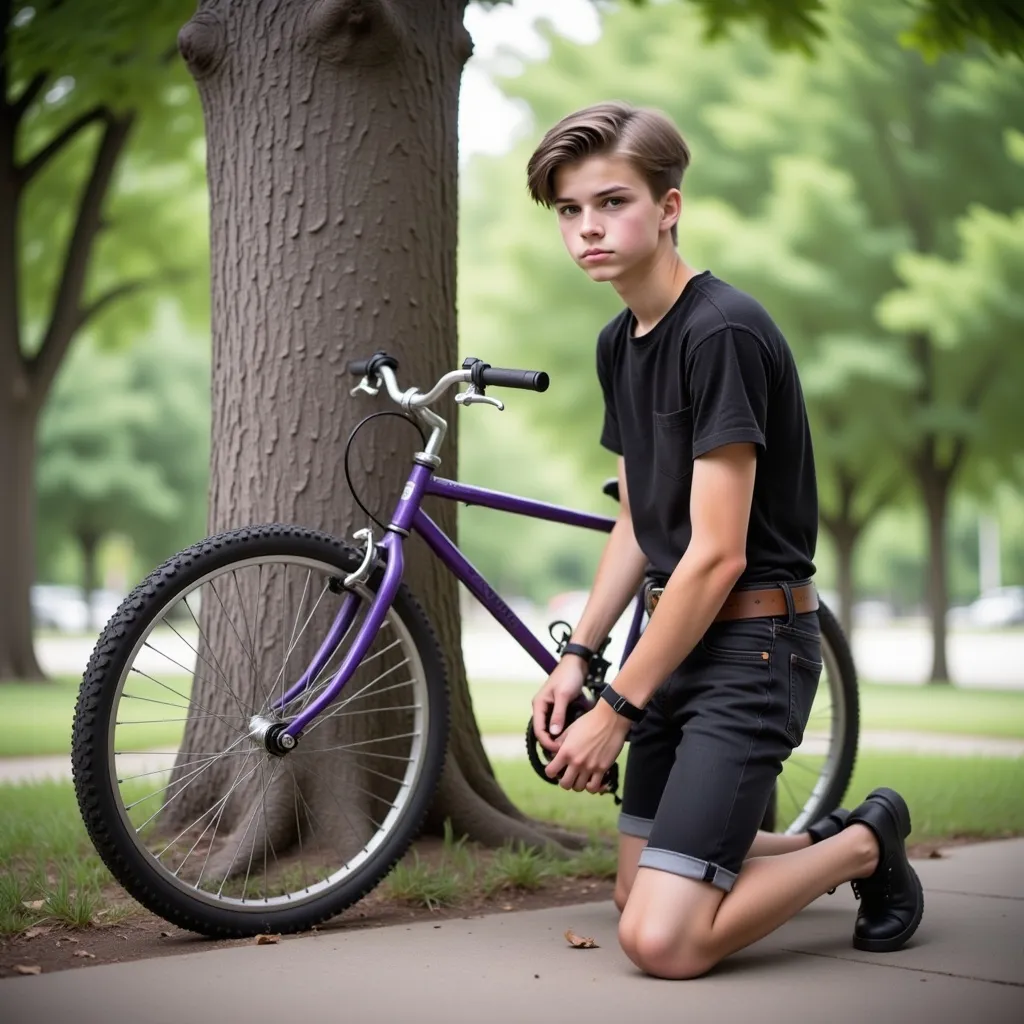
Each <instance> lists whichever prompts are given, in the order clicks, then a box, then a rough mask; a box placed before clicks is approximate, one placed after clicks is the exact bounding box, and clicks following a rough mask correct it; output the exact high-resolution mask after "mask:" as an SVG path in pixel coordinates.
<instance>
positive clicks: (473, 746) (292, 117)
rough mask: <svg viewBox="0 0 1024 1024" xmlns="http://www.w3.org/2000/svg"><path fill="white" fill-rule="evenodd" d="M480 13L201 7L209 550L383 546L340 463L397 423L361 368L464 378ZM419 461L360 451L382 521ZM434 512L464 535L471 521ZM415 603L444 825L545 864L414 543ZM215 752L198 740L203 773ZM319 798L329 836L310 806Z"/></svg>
mask: <svg viewBox="0 0 1024 1024" xmlns="http://www.w3.org/2000/svg"><path fill="white" fill-rule="evenodd" d="M465 2H466V0H434V2H431V3H422V2H419V0H308V2H304V3H292V4H278V3H271V2H269V0H232V2H224V0H220V2H217V3H212V2H206V3H202V4H201V6H200V9H199V11H198V12H197V14H196V15H195V17H194V18H193V19H192V20H191V21H190V22H189V23H188V24H187V25H185V26H184V28H183V29H182V31H181V33H180V35H179V46H180V49H181V52H182V54H183V55H184V57H185V59H186V61H187V62H188V64H189V67H190V69H191V70H192V73H193V75H194V76H195V78H196V81H197V84H198V87H199V91H200V94H201V98H202V103H203V109H204V116H205V121H206V135H207V144H208V150H207V151H208V177H209V186H210V207H211V239H210V241H211V263H212V267H211V270H212V298H213V303H212V311H213V382H212V387H213V402H212V406H213V408H212V457H211V463H212V464H211V485H210V486H211V493H210V521H209V526H210V529H211V531H213V532H216V531H220V530H223V529H226V528H230V527H234V526H240V525H244V524H246V523H256V522H269V521H279V522H288V523H294V524H298V525H302V526H309V527H315V528H319V529H323V530H326V531H328V532H330V533H332V534H335V535H337V536H341V537H351V534H352V532H353V530H354V529H357V528H359V527H360V526H363V525H367V524H366V522H365V517H364V516H363V514H362V513H361V512H360V511H359V510H358V506H357V505H356V503H355V502H354V500H353V498H352V496H351V495H350V494H349V493H348V490H347V485H346V482H345V476H344V468H343V458H342V455H343V451H344V444H345V441H346V439H347V437H348V435H349V433H350V432H351V430H352V428H353V427H354V426H355V425H356V423H357V422H358V421H359V420H360V419H361V418H363V417H364V416H365V415H367V414H368V413H369V412H372V411H374V410H375V409H381V408H385V407H390V403H388V404H387V406H385V405H384V404H383V403H382V402H378V403H372V402H369V401H368V400H367V399H365V398H362V399H360V398H351V397H350V396H349V390H350V388H351V387H352V386H353V384H354V383H355V381H354V380H353V378H351V377H350V376H349V374H348V373H347V370H346V365H347V363H348V361H349V360H351V359H353V358H357V357H365V356H367V355H369V354H370V353H372V352H373V351H374V350H376V349H384V350H386V351H388V352H390V353H392V354H393V355H395V356H397V357H398V359H399V363H400V368H399V379H400V381H401V383H402V385H403V386H404V387H411V386H417V387H420V388H426V387H429V386H430V385H432V384H433V383H434V381H435V380H436V379H437V378H438V377H439V376H441V374H442V373H444V372H445V371H447V370H450V369H453V368H455V367H456V366H457V361H458V360H457V344H456V318H455V248H456V229H457V224H456V218H457V107H458V93H459V79H460V76H461V71H462V66H463V64H464V63H465V60H466V59H467V57H468V56H469V53H470V51H471V42H470V40H469V37H468V34H467V33H466V31H465V29H464V27H463V25H462V16H463V11H464V7H465ZM455 409H456V406H455V404H454V402H453V401H452V399H451V397H449V400H448V402H447V405H446V406H443V407H439V409H438V411H439V412H440V413H441V415H443V416H445V417H446V418H447V419H448V420H449V423H450V424H451V429H450V431H449V433H448V436H447V439H446V444H445V450H444V451H443V453H442V455H443V457H444V459H445V465H446V467H454V466H455V465H456V459H457V451H456V435H457V430H456V429H455V426H456V425H455ZM418 447H419V439H418V437H417V436H416V434H415V433H414V431H412V430H411V429H410V428H409V425H408V424H406V423H402V422H399V421H397V420H393V419H390V418H384V419H377V420H375V421H374V422H373V423H372V424H371V425H370V426H368V427H367V428H366V429H365V430H364V431H363V432H361V433H360V435H359V439H358V441H357V442H356V444H355V446H354V449H353V458H352V468H353V477H354V480H355V481H356V486H357V487H358V490H359V496H360V498H361V499H362V501H363V503H364V504H365V505H366V506H367V507H368V508H370V509H371V510H373V511H374V512H375V514H376V515H377V516H378V518H380V519H382V520H384V521H386V517H387V516H389V515H390V512H391V510H392V508H393V507H394V505H395V502H396V499H397V497H398V495H399V493H400V492H401V488H402V485H403V482H404V480H405V478H406V476H407V475H408V472H409V469H410V466H411V456H412V454H413V452H414V451H416V450H417V448H418ZM447 472H449V473H451V472H452V469H450V468H449V469H447ZM429 511H430V513H431V515H432V516H434V517H435V519H436V520H437V521H438V522H439V523H440V525H441V527H442V528H443V529H444V530H445V531H446V532H448V533H449V534H450V535H454V532H455V526H456V518H455V514H456V509H455V507H454V505H452V504H451V503H441V504H439V505H437V506H436V507H432V508H430V509H429ZM406 581H407V582H408V584H409V585H410V587H411V589H412V590H413V592H414V593H415V594H416V595H417V596H418V597H419V598H420V600H421V601H422V602H423V604H424V606H425V608H426V610H427V612H428V614H429V616H430V618H431V620H432V622H433V624H434V626H435V628H436V630H437V632H438V635H439V638H440V642H441V646H442V650H443V653H444V656H445V660H446V663H447V667H448V679H449V685H450V688H451V692H452V701H453V705H452V706H453V714H452V732H451V736H452V739H451V743H450V747H449V753H448V757H447V761H446V766H445V772H444V777H443V781H442V785H441V788H440V791H439V793H438V796H437V798H436V800H435V803H434V806H433V809H432V811H431V814H430V816H429V822H430V824H431V825H432V826H434V827H436V826H438V825H439V824H440V823H442V822H443V821H444V819H446V818H448V819H450V820H451V823H452V825H453V827H454V829H455V832H456V834H466V835H469V836H470V838H472V839H475V840H478V841H481V842H484V843H488V844H500V843H502V842H504V841H506V840H507V839H509V838H510V837H511V838H518V839H522V840H523V841H524V842H527V843H529V844H531V845H540V844H541V843H544V842H546V841H547V840H548V838H549V836H550V834H549V833H547V832H545V831H544V830H543V829H542V828H541V827H539V826H536V825H534V824H531V823H530V822H528V821H527V820H526V819H525V818H524V817H523V815H522V814H520V813H519V812H518V811H517V810H516V808H515V807H514V806H512V804H511V803H510V802H509V801H508V799H507V798H506V797H505V795H504V794H503V793H502V791H501V789H500V787H499V786H498V784H497V782H496V781H495V779H494V775H493V772H492V770H491V767H490V764H489V762H488V760H487V757H486V755H485V753H484V749H483V745H482V742H481V740H480V735H479V731H478V729H477V726H476V723H475V720H474V717H473V712H472V705H471V701H470V696H469V691H468V687H467V685H466V676H465V668H464V666H463V662H462V652H461V637H460V622H459V613H458V594H457V584H456V582H455V580H454V578H453V577H451V576H450V575H448V574H447V573H446V572H445V571H444V569H443V567H442V566H440V565H439V564H438V563H437V562H436V561H435V560H434V559H433V558H432V557H431V556H430V555H429V552H427V550H426V548H425V545H423V544H422V543H421V542H419V541H417V540H411V541H410V542H409V543H408V545H407V574H406ZM211 614H212V613H211ZM215 631H216V630H215V626H213V625H211V629H210V630H208V631H207V632H208V634H211V635H212V634H213V633H215ZM305 653H308V652H305ZM197 683H198V681H197ZM210 696H212V695H210ZM198 742H200V741H199V739H198V737H197V735H196V734H195V731H194V730H193V731H190V733H189V734H188V735H187V736H186V743H185V750H186V752H187V750H188V749H189V747H193V748H195V749H201V748H200V747H197V746H196V744H197V743H198ZM203 742H206V741H205V740H204V741H203ZM208 749H210V748H208ZM222 784H223V783H222ZM205 796H206V795H205V794H197V803H196V806H197V807H198V808H199V809H203V807H202V800H203V799H204V798H205ZM307 798H308V799H310V801H311V802H313V803H314V805H315V807H314V809H315V810H316V812H317V814H318V815H319V814H322V815H324V816H325V817H326V816H329V815H331V814H332V812H333V807H332V804H331V801H330V799H329V798H325V796H324V795H323V794H319V793H318V792H317V791H316V790H315V788H314V790H313V791H312V792H311V793H310V794H308V797H307ZM182 803H184V801H182ZM187 811H188V808H187V807H183V808H181V809H179V811H178V812H177V813H176V815H175V817H178V816H181V817H184V816H185V815H186V814H187ZM282 827H283V826H282ZM285 831H286V830H285ZM287 839H288V836H287V835H286V834H284V833H282V834H281V835H279V836H277V837H276V842H279V843H287Z"/></svg>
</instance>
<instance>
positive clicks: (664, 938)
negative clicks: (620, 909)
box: [619, 915, 716, 980]
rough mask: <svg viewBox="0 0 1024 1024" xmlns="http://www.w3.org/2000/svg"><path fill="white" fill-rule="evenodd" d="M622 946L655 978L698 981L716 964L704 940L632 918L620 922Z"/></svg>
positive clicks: (641, 968) (623, 949)
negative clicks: (697, 979)
mask: <svg viewBox="0 0 1024 1024" xmlns="http://www.w3.org/2000/svg"><path fill="white" fill-rule="evenodd" d="M619 945H621V946H622V951H623V952H624V953H625V954H626V956H628V957H629V959H630V960H632V961H633V963H634V964H635V965H636V966H637V967H639V968H640V970H641V971H643V972H644V973H645V974H651V975H653V976H654V977H656V978H673V979H678V980H682V979H686V978H699V977H700V976H701V975H702V974H706V973H707V972H708V971H709V970H711V968H712V967H714V966H715V963H716V960H715V959H714V958H713V957H712V956H711V955H710V952H709V950H708V944H707V943H706V942H704V941H702V937H701V936H699V935H696V934H694V933H692V932H691V931H689V930H687V929H686V928H680V927H678V926H677V927H666V925H665V923H662V922H657V921H651V920H645V919H644V918H642V917H639V918H638V917H636V916H633V915H628V916H624V917H622V918H621V919H620V920H619Z"/></svg>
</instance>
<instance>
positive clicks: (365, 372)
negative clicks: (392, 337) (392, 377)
mask: <svg viewBox="0 0 1024 1024" xmlns="http://www.w3.org/2000/svg"><path fill="white" fill-rule="evenodd" d="M382 366H390V367H391V369H392V370H397V369H398V360H397V359H396V358H395V357H394V356H389V355H388V354H387V352H380V351H377V352H374V353H373V355H372V356H370V358H369V359H352V360H351V361H350V362H349V364H348V372H349V373H350V374H352V376H353V377H368V376H371V375H372V374H374V373H376V372H377V370H379V369H380V367H382Z"/></svg>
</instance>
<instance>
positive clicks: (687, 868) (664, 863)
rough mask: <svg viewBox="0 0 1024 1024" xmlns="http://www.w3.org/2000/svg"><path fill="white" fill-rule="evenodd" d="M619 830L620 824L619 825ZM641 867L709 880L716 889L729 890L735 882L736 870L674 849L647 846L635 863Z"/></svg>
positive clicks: (698, 879) (703, 880)
mask: <svg viewBox="0 0 1024 1024" xmlns="http://www.w3.org/2000/svg"><path fill="white" fill-rule="evenodd" d="M620 830H621V826H620ZM637 866H638V867H641V868H654V869H655V870H656V871H668V872H670V873H671V874H673V875H680V876H681V877H682V878H692V879H694V880H695V881H698V882H710V883H711V884H712V885H713V886H714V887H715V888H716V889H721V890H722V891H723V892H729V891H730V890H731V889H732V887H733V886H734V885H735V884H736V872H735V871H726V870H725V868H723V867H719V866H718V865H717V864H712V863H711V861H707V860H701V859H700V858H699V857H689V856H687V855H686V854H685V853H676V852H675V851H674V850H657V849H653V850H652V849H651V847H649V846H648V847H647V848H646V849H645V850H644V851H643V853H641V854H640V861H639V864H638V865H637Z"/></svg>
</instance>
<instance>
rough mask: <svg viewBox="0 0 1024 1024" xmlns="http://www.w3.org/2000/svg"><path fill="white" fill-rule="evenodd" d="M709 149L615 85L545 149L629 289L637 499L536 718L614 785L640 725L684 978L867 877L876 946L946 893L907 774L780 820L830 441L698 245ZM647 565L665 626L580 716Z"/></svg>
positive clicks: (609, 366) (647, 832) (658, 957)
mask: <svg viewBox="0 0 1024 1024" xmlns="http://www.w3.org/2000/svg"><path fill="white" fill-rule="evenodd" d="M688 163H689V151H688V149H687V146H686V143H685V142H684V141H683V139H682V137H681V136H680V134H679V132H678V131H677V130H676V128H675V127H674V125H672V123H671V122H670V121H669V120H668V119H667V118H665V117H664V116H663V115H661V114H660V113H658V112H657V111H653V110H644V109H636V108H633V107H630V106H628V105H626V104H621V103H605V104H600V105H598V106H594V107H589V108H587V109H586V110H582V111H579V112H578V113H575V114H572V115H570V116H569V117H566V118H565V119H563V120H562V121H561V122H559V123H558V124H557V125H555V126H554V127H553V128H552V129H551V130H550V131H549V132H548V133H547V135H545V137H544V139H543V141H542V142H541V143H540V146H539V147H538V148H537V150H536V152H535V153H534V154H533V156H532V157H531V159H530V162H529V167H528V178H529V188H530V191H531V194H532V196H533V198H534V199H535V200H536V201H537V202H539V203H542V204H543V205H545V206H548V207H553V208H554V209H555V210H556V211H557V214H558V223H559V226H560V228H561V233H562V239H563V241H564V242H565V246H566V248H567V249H568V251H569V254H570V256H572V258H573V260H575V261H576V262H577V263H578V264H579V266H580V267H581V268H582V269H583V270H584V272H585V273H587V274H588V275H589V276H590V278H591V279H592V280H594V281H607V282H610V283H611V285H612V287H613V288H615V290H616V291H617V292H618V294H619V296H620V297H621V298H622V301H623V303H624V304H625V307H626V308H625V309H624V310H623V311H622V313H621V314H620V315H619V316H617V317H616V318H615V319H614V320H612V321H611V322H610V323H609V324H608V325H607V326H606V327H605V328H604V329H603V330H602V332H601V334H600V337H599V339H598V344H597V369H598V376H599V378H600V382H601V387H602V390H603V392H604V401H605V417H604V429H603V432H602V435H601V443H602V444H603V445H604V446H605V447H606V448H609V449H610V450H611V451H613V452H615V453H616V454H617V455H618V456H619V459H618V477H619V493H620V500H621V510H620V513H619V517H618V521H617V523H616V525H615V528H614V529H613V530H612V533H611V536H610V538H609V541H608V544H607V546H606V548H605V550H604V553H603V555H602V557H601V561H600V564H599V566H598V570H597V575H596V578H595V580H594V585H593V589H592V591H591V594H590V598H589V600H588V602H587V605H586V608H585V610H584V612H583V614H582V617H581V618H580V621H579V623H578V625H577V626H576V629H575V630H574V632H573V636H572V641H573V643H572V645H571V646H570V647H569V648H567V650H566V651H565V652H563V656H562V660H561V661H560V662H559V664H558V666H557V667H556V669H555V671H554V672H553V673H552V674H551V676H550V677H549V678H548V680H547V682H546V683H545V684H544V686H543V687H542V688H541V690H540V691H539V692H538V694H537V695H536V697H535V698H534V700H533V716H534V717H533V722H534V728H535V730H536V732H537V735H538V737H539V738H540V740H541V742H542V743H543V744H544V745H545V746H546V747H547V748H548V749H550V750H556V751H557V753H556V755H555V756H554V758H553V760H552V761H551V764H550V765H549V766H548V769H547V772H548V775H549V776H551V777H555V776H557V775H559V773H562V775H561V785H562V787H563V788H565V789H574V790H577V791H582V790H584V789H586V790H588V791H589V792H591V793H596V792H599V791H600V789H601V780H602V776H603V774H604V772H605V770H606V769H607V768H608V767H609V766H610V765H611V764H612V762H613V761H614V760H615V758H616V757H617V756H618V754H619V752H620V750H621V749H622V746H623V744H624V743H625V741H626V739H627V734H629V733H630V729H631V728H632V734H631V735H629V739H630V749H629V756H628V760H627V766H626V778H625V789H624V800H623V813H622V816H621V818H620V823H619V829H620V840H619V866H618V879H617V882H616V893H615V900H616V904H617V905H618V907H619V909H620V910H621V911H622V915H621V918H620V923H619V940H620V942H621V944H622V948H623V950H624V951H625V952H626V954H627V955H628V956H629V958H630V959H631V960H632V961H633V962H634V963H635V964H636V965H637V966H638V967H639V968H641V969H642V970H644V971H646V972H648V973H650V974H653V975H658V976H660V977H665V978H691V977H696V976H698V975H700V974H703V973H704V972H706V971H708V970H709V969H710V968H711V967H713V966H714V965H715V964H717V963H718V962H719V961H720V960H722V959H723V958H724V957H726V956H728V955H729V954H730V953H733V952H735V951H736V950H738V949H741V948H743V947H744V946H747V945H748V944H750V943H751V942H754V941H756V940H757V939H759V938H762V937H763V936H765V935H767V934H768V933H769V932H771V931H773V930H774V929H775V928H777V927H779V925H781V924H783V923H784V922H785V921H787V920H788V919H789V918H790V917H792V916H793V915H794V914H796V913H797V911H799V910H800V909H802V908H803V907H805V906H806V905H807V904H808V903H810V902H811V901H812V900H814V899H816V898H817V897H819V896H821V895H822V894H823V893H826V892H828V891H829V890H830V889H832V888H834V887H835V886H837V885H839V884H840V883H842V882H845V881H853V884H854V890H855V892H856V893H857V895H858V897H859V899H860V912H859V914H858V917H857V921H856V924H855V927H854V945H855V946H857V947H858V948H860V949H867V950H873V951H887V950H894V949H898V948H900V947H901V946H902V945H903V944H904V943H906V941H907V940H908V939H909V938H910V936H911V935H912V934H913V933H914V931H915V930H916V928H917V926H918V924H919V922H920V920H921V913H922V907H923V895H922V891H921V886H920V882H919V881H918V879H917V876H916V874H915V873H914V871H913V869H912V868H911V867H910V864H909V862H908V860H907V855H906V848H905V843H904V841H905V839H906V837H907V835H908V834H909V833H910V815H909V812H908V810H907V806H906V804H905V803H904V801H903V799H902V798H901V797H900V796H899V794H897V793H895V792H893V791H892V790H887V789H883V790H876V791H875V792H874V793H872V794H870V795H869V796H868V797H867V799H866V800H865V801H864V803H862V804H861V805H860V806H859V807H858V808H856V809H855V810H854V811H853V812H852V813H848V812H846V811H837V812H835V813H834V814H832V815H829V817H828V818H826V819H824V820H823V821H822V822H818V823H817V824H816V825H814V826H812V827H811V829H809V830H808V833H806V834H804V835H797V836H781V835H774V834H766V833H761V832H758V826H759V823H760V822H761V821H762V820H763V816H764V813H765V809H766V806H767V804H768V801H769V799H770V796H771V792H772V788H773V786H774V783H775V780H776V777H777V776H778V774H779V772H780V770H781V767H782V763H783V761H784V760H785V759H786V758H787V757H788V756H789V754H790V752H791V751H792V749H793V748H794V747H796V746H797V745H799V743H800V741H801V738H802V735H803V730H804V727H805V725H806V721H807V716H808V714H809V712H810V708H811V703H812V701H813V699H814V694H815V690H816V688H817V685H818V677H819V674H820V671H821V647H820V634H819V628H818V616H817V611H816V609H817V607H818V603H817V594H816V591H815V589H814V585H813V583H812V582H811V581H810V578H811V577H812V575H813V573H814V565H813V562H812V558H813V554H814V548H815V542H816V537H817V518H818V507H817V492H816V484H815V475H814V460H813V454H812V450H811V438H810V433H809V430H808V425H807V417H806V411H805V407H804V401H803V394H802V392H801V388H800V383H799V380H798V378H797V372H796V368H795V365H794V362H793V358H792V354H791V352H790V350H789V347H788V345H787V344H786V341H785V339H784V338H783V336H782V334H781V333H780V331H779V329H778V328H777V327H776V326H775V324H774V323H773V322H772V320H771V318H770V317H769V316H768V314H767V313H766V312H765V310H764V309H763V308H762V307H761V306H760V305H759V304H758V303H757V302H756V301H754V300H753V299H752V298H750V297H749V296H748V295H745V294H744V293H743V292H741V291H738V290H737V289H735V288H732V287H731V286H729V285H728V284H726V283H725V282H723V281H721V280H719V279H718V278H716V277H714V276H713V275H712V274H711V273H709V272H707V271H705V272H703V273H698V272H697V271H695V270H694V269H693V268H691V267H689V266H688V265H687V264H686V263H685V262H684V261H683V260H682V259H681V258H680V256H679V254H678V252H677V250H676V244H675V243H676V233H677V227H676V226H677V222H678V220H679V213H680V204H681V194H680V191H679V186H680V184H681V182H682V176H683V172H684V170H685V169H686V167H687V165H688ZM645 575H646V576H648V577H653V580H654V582H655V583H657V584H658V585H659V586H658V589H655V590H653V591H650V590H649V592H648V593H649V599H648V604H649V608H652V609H653V611H652V615H651V617H650V622H649V624H648V626H647V629H646V630H645V631H644V634H643V636H642V637H641V639H640V641H639V643H638V644H637V646H636V648H635V649H634V650H633V652H632V654H631V655H630V657H629V658H628V660H627V661H626V663H625V664H624V665H623V666H622V668H621V670H620V671H619V673H618V676H617V677H616V679H615V684H614V688H612V687H610V686H609V687H607V688H606V690H605V692H604V697H605V698H606V699H605V700H601V701H598V703H597V705H596V706H595V707H594V708H593V709H592V710H591V711H589V712H588V713H587V714H585V715H584V716H582V717H581V718H580V719H578V720H577V721H576V722H574V723H573V724H572V726H571V727H570V728H569V729H567V730H565V731H564V732H563V731H562V725H563V724H564V721H565V709H566V705H567V704H568V703H569V702H570V701H571V700H572V699H573V698H575V697H576V696H577V695H578V694H579V693H580V692H581V690H582V686H583V681H584V677H585V674H586V668H587V661H588V658H589V656H590V652H592V651H593V650H594V649H595V648H597V647H599V646H600V643H601V641H602V640H603V639H604V637H605V636H606V635H607V633H608V630H609V629H610V628H611V626H612V625H613V623H615V622H616V621H617V620H618V618H619V616H620V615H621V614H622V612H623V611H624V610H625V608H626V606H627V605H628V603H629V601H630V600H631V599H632V597H633V596H634V594H635V593H636V591H637V588H638V587H639V586H640V585H641V583H642V581H643V580H644V577H645ZM655 597H656V598H657V601H656V606H655V600H654V599H655ZM549 729H550V731H549Z"/></svg>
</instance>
